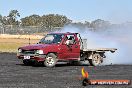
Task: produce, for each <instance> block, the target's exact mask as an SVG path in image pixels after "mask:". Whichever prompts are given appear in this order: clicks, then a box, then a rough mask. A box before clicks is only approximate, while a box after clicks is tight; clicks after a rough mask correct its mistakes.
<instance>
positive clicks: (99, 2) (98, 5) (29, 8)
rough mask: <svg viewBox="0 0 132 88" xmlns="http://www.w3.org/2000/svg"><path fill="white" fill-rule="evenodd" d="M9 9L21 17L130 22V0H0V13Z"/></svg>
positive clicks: (131, 15) (131, 13)
mask: <svg viewBox="0 0 132 88" xmlns="http://www.w3.org/2000/svg"><path fill="white" fill-rule="evenodd" d="M10 10H18V11H19V13H20V15H21V18H23V17H25V16H29V15H32V14H38V15H40V16H42V15H46V14H60V15H65V16H67V17H68V18H69V19H71V20H73V21H77V22H78V21H79V22H84V21H90V22H91V21H93V20H95V19H103V20H107V21H110V22H112V23H123V22H132V0H0V14H1V15H2V16H7V15H8V14H9V11H10Z"/></svg>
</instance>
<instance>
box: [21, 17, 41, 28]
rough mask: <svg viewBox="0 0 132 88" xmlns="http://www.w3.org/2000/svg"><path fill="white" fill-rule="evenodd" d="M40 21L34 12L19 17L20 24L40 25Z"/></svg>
mask: <svg viewBox="0 0 132 88" xmlns="http://www.w3.org/2000/svg"><path fill="white" fill-rule="evenodd" d="M40 23H41V17H40V16H39V15H36V14H33V15H30V16H28V17H25V18H22V19H21V25H22V26H40Z"/></svg>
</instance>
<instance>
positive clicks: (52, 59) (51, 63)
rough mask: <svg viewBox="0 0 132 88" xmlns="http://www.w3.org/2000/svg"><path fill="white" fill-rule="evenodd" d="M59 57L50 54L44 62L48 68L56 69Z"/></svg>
mask: <svg viewBox="0 0 132 88" xmlns="http://www.w3.org/2000/svg"><path fill="white" fill-rule="evenodd" d="M56 58H57V56H56V55H55V54H54V53H49V54H48V55H47V57H46V59H45V61H44V65H45V66H46V67H54V66H55V65H56V63H57V59H56Z"/></svg>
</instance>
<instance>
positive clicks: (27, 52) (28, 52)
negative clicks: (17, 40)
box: [22, 50, 36, 54]
mask: <svg viewBox="0 0 132 88" xmlns="http://www.w3.org/2000/svg"><path fill="white" fill-rule="evenodd" d="M35 52H36V50H23V51H22V53H23V54H35Z"/></svg>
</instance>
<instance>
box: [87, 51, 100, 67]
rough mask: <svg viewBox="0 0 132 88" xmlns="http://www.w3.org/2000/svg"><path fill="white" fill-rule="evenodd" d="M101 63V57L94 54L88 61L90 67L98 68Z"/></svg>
mask: <svg viewBox="0 0 132 88" xmlns="http://www.w3.org/2000/svg"><path fill="white" fill-rule="evenodd" d="M101 62H102V57H101V55H100V54H99V53H95V54H93V55H92V59H90V60H89V63H90V65H92V66H99V65H100V64H101Z"/></svg>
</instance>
